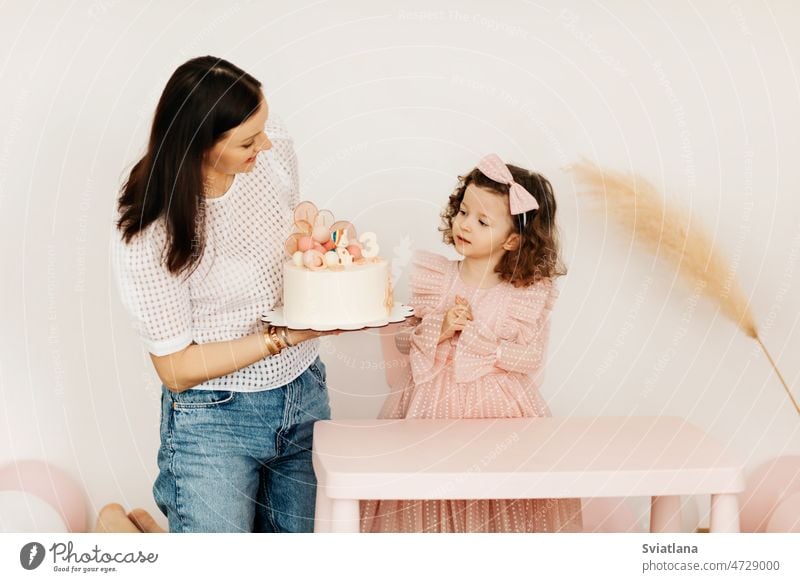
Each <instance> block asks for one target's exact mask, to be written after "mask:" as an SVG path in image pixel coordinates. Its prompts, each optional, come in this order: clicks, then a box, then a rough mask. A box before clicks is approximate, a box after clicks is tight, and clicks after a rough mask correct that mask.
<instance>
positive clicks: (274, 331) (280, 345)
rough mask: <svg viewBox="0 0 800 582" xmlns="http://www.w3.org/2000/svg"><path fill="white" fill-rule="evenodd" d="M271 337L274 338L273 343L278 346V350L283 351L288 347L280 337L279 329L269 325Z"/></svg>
mask: <svg viewBox="0 0 800 582" xmlns="http://www.w3.org/2000/svg"><path fill="white" fill-rule="evenodd" d="M269 337H271V338H272V343H274V344H275V345H276V346H277V347H278V352H281V351H283V349H284V348H285V347H286V344H285V343H283V341H282V340H281V338H279V337H278V331H277V329H276V328H275V327H273V326H269Z"/></svg>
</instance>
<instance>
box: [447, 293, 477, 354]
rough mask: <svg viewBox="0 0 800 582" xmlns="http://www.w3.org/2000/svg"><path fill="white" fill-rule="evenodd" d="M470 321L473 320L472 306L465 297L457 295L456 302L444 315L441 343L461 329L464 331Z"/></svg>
mask: <svg viewBox="0 0 800 582" xmlns="http://www.w3.org/2000/svg"><path fill="white" fill-rule="evenodd" d="M468 321H472V308H471V307H470V306H469V302H468V301H467V300H466V299H465V298H463V297H461V296H460V295H456V304H455V305H454V306H453V307H451V308H450V309H448V310H447V313H446V314H445V316H444V321H443V322H442V332H441V334H440V335H439V343H441V342H443V341H444V340H447V339H450V338H452V337H453V336H454V335H455V334H456V333H458V332H459V331H463V329H464V326H466V325H467V322H468Z"/></svg>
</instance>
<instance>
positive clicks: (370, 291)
mask: <svg viewBox="0 0 800 582" xmlns="http://www.w3.org/2000/svg"><path fill="white" fill-rule="evenodd" d="M379 251H380V248H379V246H378V241H377V237H376V235H375V233H372V232H365V233H363V234H362V235H361V236H358V234H357V232H356V229H355V227H354V226H353V225H352V224H351V223H350V222H347V221H344V220H340V221H337V220H336V219H335V218H334V215H333V213H331V212H330V211H329V210H318V209H317V207H316V206H315V205H314V203H313V202H301V203H300V204H299V205H298V206H297V208H295V211H294V232H293V233H292V234H291V235H290V236H289V238H288V239H287V240H286V252H287V253H288V256H289V257H290V259H289V260H288V261H286V263H284V266H283V317H284V319H285V322H286V325H287V326H289V327H291V328H296V329H304V328H320V327H334V328H338V327H348V326H357V325H368V324H370V323H375V322H379V321H382V320H385V319H386V318H387V317H389V314H390V313H391V312H392V308H393V306H394V297H393V291H392V280H391V276H390V274H389V263H388V262H387V261H386V260H385V259H383V258H381V257H379V256H378V252H379Z"/></svg>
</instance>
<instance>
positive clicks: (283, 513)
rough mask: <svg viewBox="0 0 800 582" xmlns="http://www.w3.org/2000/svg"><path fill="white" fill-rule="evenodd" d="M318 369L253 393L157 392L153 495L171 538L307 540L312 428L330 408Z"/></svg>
mask: <svg viewBox="0 0 800 582" xmlns="http://www.w3.org/2000/svg"><path fill="white" fill-rule="evenodd" d="M325 381H326V373H325V364H323V363H322V361H321V360H320V359H319V358H317V359H316V361H315V362H313V363H312V364H311V365H310V366H309V367H308V369H307V370H306V371H305V372H303V373H302V374H301V375H300V376H299V377H298V378H296V379H295V380H293V381H292V382H290V383H289V384H287V385H286V386H282V387H280V388H275V389H273V390H263V391H260V392H228V391H223V390H187V391H185V392H180V393H176V392H171V391H170V390H168V389H167V388H166V387H163V388H162V395H161V447H160V448H159V451H158V468H159V474H158V477H157V478H156V482H155V484H154V485H153V495H154V497H155V500H156V503H157V504H158V507H159V509H161V511H162V512H163V513H164V514H165V515H166V516H167V519H168V520H169V530H170V531H171V532H253V531H255V532H311V531H313V529H314V504H315V497H316V489H317V480H316V477H315V476H314V470H313V468H312V466H311V437H312V431H313V428H314V422H315V421H317V420H328V419H330V416H331V409H330V404H329V400H328V390H327V387H326V385H325Z"/></svg>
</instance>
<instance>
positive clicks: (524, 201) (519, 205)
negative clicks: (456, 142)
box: [478, 154, 539, 228]
mask: <svg viewBox="0 0 800 582" xmlns="http://www.w3.org/2000/svg"><path fill="white" fill-rule="evenodd" d="M478 169H479V170H480V171H481V173H483V175H484V176H486V177H487V178H489V179H491V180H494V181H495V182H498V183H500V184H507V185H508V205H509V207H510V208H511V214H513V215H517V214H522V224H523V228H525V226H524V225H525V222H526V215H525V213H526V212H528V211H529V210H536V209H537V208H539V203H538V202H537V201H536V198H534V197H533V194H531V193H530V192H528V191H527V190H526V189H525V188H523V187H522V186H520V185H519V184H517V183H516V182H515V181H514V177H513V176H512V175H511V172H510V171H509V170H508V168H507V167H506V165H505V163H503V160H501V159H500V156H498V155H497V154H489V155H487V156H484V157H483V158H482V159H481V161H480V162H478Z"/></svg>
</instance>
